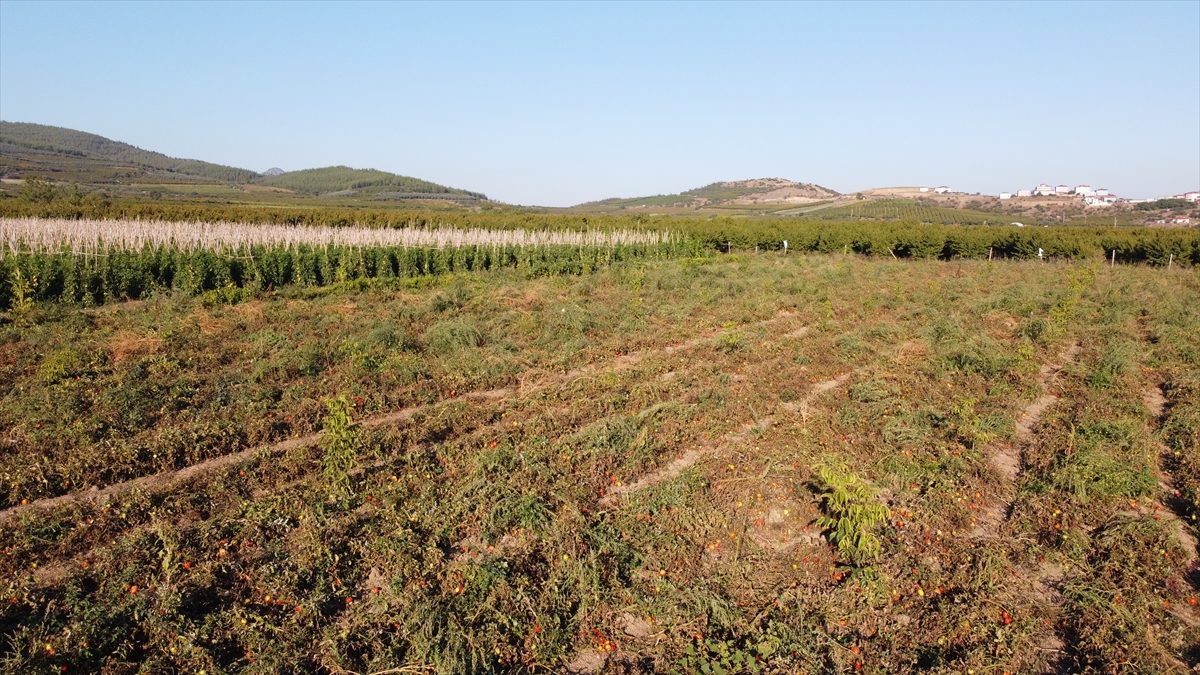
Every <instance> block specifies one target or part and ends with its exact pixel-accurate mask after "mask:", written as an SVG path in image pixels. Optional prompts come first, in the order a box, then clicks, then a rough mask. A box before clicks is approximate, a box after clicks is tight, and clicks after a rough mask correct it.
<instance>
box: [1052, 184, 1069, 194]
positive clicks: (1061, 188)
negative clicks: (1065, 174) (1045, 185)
mask: <svg viewBox="0 0 1200 675" xmlns="http://www.w3.org/2000/svg"><path fill="white" fill-rule="evenodd" d="M1054 194H1056V195H1069V194H1071V188H1070V187H1068V186H1066V185H1059V186H1058V187H1056V188H1054Z"/></svg>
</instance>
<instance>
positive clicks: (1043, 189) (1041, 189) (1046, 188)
mask: <svg viewBox="0 0 1200 675" xmlns="http://www.w3.org/2000/svg"><path fill="white" fill-rule="evenodd" d="M1033 194H1035V195H1037V196H1039V197H1042V196H1045V195H1052V194H1054V186H1053V185H1046V184H1045V183H1039V184H1038V186H1037V187H1035V188H1033Z"/></svg>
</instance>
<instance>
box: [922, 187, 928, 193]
mask: <svg viewBox="0 0 1200 675" xmlns="http://www.w3.org/2000/svg"><path fill="white" fill-rule="evenodd" d="M921 192H929V188H927V187H923V188H921Z"/></svg>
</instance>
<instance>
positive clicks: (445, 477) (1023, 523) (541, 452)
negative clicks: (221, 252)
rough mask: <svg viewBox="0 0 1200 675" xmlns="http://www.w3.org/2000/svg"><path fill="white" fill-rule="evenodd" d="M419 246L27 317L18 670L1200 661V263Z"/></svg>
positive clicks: (18, 363)
mask: <svg viewBox="0 0 1200 675" xmlns="http://www.w3.org/2000/svg"><path fill="white" fill-rule="evenodd" d="M422 245H425V244H422ZM411 281H412V280H400V279H397V280H393V281H392V282H388V283H375V284H360V285H357V286H355V285H352V284H334V285H330V286H323V287H303V286H288V287H285V288H270V289H259V290H256V291H253V292H247V293H246V294H243V295H234V296H230V297H227V298H216V299H215V300H214V298H212V297H202V296H193V295H189V294H187V293H184V292H169V291H161V292H155V293H153V294H150V295H149V296H148V297H147V299H144V300H139V301H134V302H125V303H119V302H114V303H111V304H108V305H105V306H104V307H102V308H100V309H95V308H87V307H76V306H73V305H69V304H59V303H50V302H43V303H36V302H35V303H32V304H27V305H25V306H23V307H21V308H20V309H19V310H18V309H14V310H12V311H10V312H7V313H6V314H4V315H3V318H0V383H3V385H4V386H3V387H0V635H2V636H3V638H4V640H3V647H0V663H3V664H4V666H5V669H6V670H8V671H9V672H22V673H24V672H30V673H41V672H44V673H50V672H64V671H65V672H105V673H132V672H141V671H145V672H200V671H204V672H206V673H224V672H263V673H277V672H285V673H287V672H297V673H299V672H328V673H361V674H365V673H378V674H381V673H386V672H394V673H400V672H408V673H418V672H431V673H432V672H439V673H459V672H579V673H599V672H623V673H634V672H645V673H650V672H683V673H692V672H697V673H701V672H702V673H713V672H726V673H735V672H755V673H757V672H771V673H774V672H778V673H793V672H806V673H809V672H811V673H817V672H820V673H835V672H839V673H840V672H845V673H857V672H878V673H882V672H888V673H908V672H927V671H930V672H947V673H948V672H957V673H971V672H973V673H978V674H981V675H982V674H983V673H995V674H997V675H998V674H999V673H1018V672H1019V673H1054V672H1186V671H1187V670H1188V669H1191V668H1196V667H1198V666H1200V606H1198V605H1197V598H1198V597H1200V567H1198V562H1197V550H1196V537H1197V534H1198V532H1200V530H1198V528H1197V521H1196V518H1197V515H1198V512H1200V495H1198V493H1197V487H1196V486H1197V485H1198V484H1200V375H1198V373H1200V276H1198V274H1197V272H1196V271H1194V270H1193V269H1187V268H1185V269H1180V268H1178V267H1175V268H1174V269H1171V270H1166V269H1155V268H1150V267H1144V266H1132V265H1124V266H1116V267H1108V266H1099V265H1089V264H1086V263H1049V264H1047V263H1037V262H1016V261H1007V262H1002V263H998V264H996V263H989V262H987V261H971V260H964V261H961V262H958V261H956V262H954V263H952V264H948V263H945V262H941V261H936V260H928V261H922V260H896V259H892V258H890V257H888V258H886V259H878V258H877V259H867V258H863V257H858V256H837V255H832V256H825V255H812V256H803V255H790V256H786V257H785V256H783V255H779V254H775V253H772V254H762V255H741V256H739V255H713V256H706V257H697V258H686V259H668V260H652V259H642V260H626V261H619V260H618V261H613V262H611V264H608V265H606V266H604V267H602V268H600V269H598V270H590V271H588V272H587V273H584V274H579V275H577V276H575V275H570V276H566V275H564V276H543V277H537V278H531V277H530V276H529V275H527V274H523V273H522V272H521V270H519V269H510V268H505V267H499V268H496V269H492V270H490V271H482V272H461V273H455V274H430V275H427V276H425V277H424V278H423V279H422V280H421V282H420V283H412V282H411ZM872 514H875V515H878V516H879V517H878V518H875V517H874V516H873V515H872Z"/></svg>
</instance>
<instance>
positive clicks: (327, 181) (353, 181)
mask: <svg viewBox="0 0 1200 675" xmlns="http://www.w3.org/2000/svg"><path fill="white" fill-rule="evenodd" d="M255 182H256V183H261V184H262V185H270V186H272V187H279V188H284V189H287V190H293V191H296V192H305V193H310V194H326V193H330V192H340V191H344V190H360V189H363V188H368V187H388V188H395V189H396V190H397V192H398V193H399V194H403V193H412V194H414V195H417V194H425V195H441V196H448V197H449V196H459V197H470V198H474V199H486V197H485V196H484V195H483V194H481V193H478V192H468V191H466V190H456V189H454V188H448V187H446V186H444V185H438V184H437V183H430V182H429V181H425V180H421V179H419V178H411V177H409V176H398V175H396V174H394V173H388V172H387V171H379V170H378V169H351V168H350V167H348V166H329V167H324V168H321V169H304V170H301V171H289V172H287V173H282V174H279V175H278V176H266V177H263V178H259V179H257V180H255Z"/></svg>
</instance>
